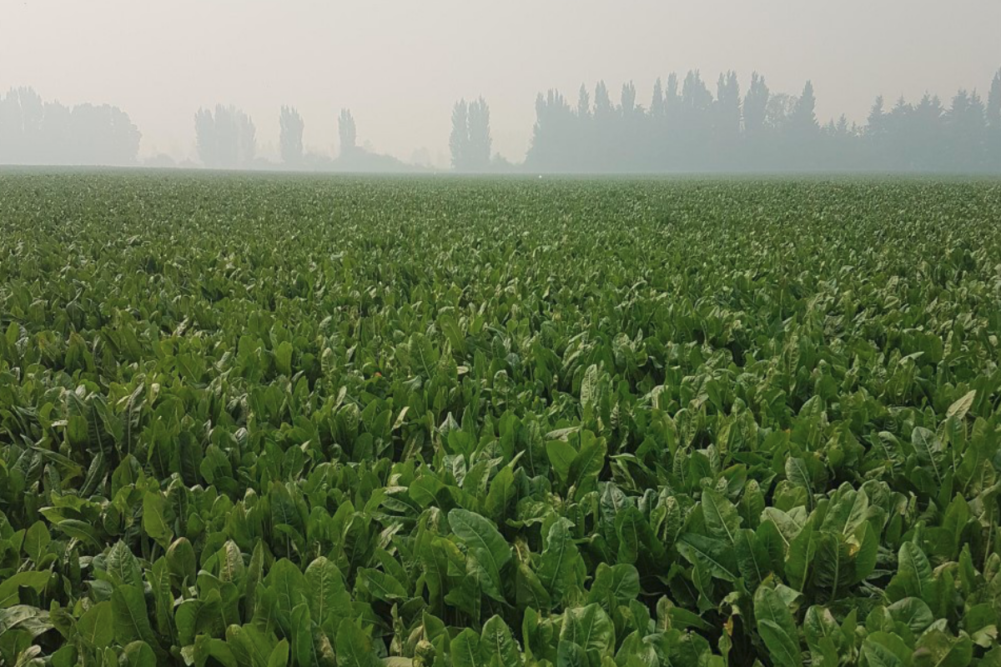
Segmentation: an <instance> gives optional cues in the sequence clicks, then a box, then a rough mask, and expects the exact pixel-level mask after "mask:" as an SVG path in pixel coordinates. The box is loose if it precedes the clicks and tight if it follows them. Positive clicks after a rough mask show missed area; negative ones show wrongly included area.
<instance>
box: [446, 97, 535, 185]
mask: <svg viewBox="0 0 1001 667" xmlns="http://www.w3.org/2000/svg"><path fill="white" fill-rule="evenodd" d="M539 97H541V94H540V95H539ZM448 147H449V149H450V150H451V152H452V169H455V170H456V171H465V170H466V169H467V168H468V167H469V158H468V155H469V105H467V104H466V100H459V101H458V102H456V103H455V106H453V107H452V134H451V136H449V139H448Z"/></svg>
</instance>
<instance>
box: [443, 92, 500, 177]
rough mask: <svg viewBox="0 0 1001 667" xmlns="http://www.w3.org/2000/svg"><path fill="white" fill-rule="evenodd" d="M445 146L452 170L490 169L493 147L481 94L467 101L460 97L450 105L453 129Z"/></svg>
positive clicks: (486, 111) (487, 108) (487, 109)
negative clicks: (449, 155)
mask: <svg viewBox="0 0 1001 667" xmlns="http://www.w3.org/2000/svg"><path fill="white" fill-rule="evenodd" d="M448 146H449V149H450V150H451V152H452V168H453V169H454V170H456V171H461V172H483V171H487V170H489V169H490V166H491V150H492V147H493V140H492V139H491V136H490V107H489V106H487V103H486V101H485V100H484V99H483V98H482V97H480V98H478V99H476V100H473V101H472V102H469V103H467V102H466V100H465V99H462V100H459V101H458V102H456V103H455V105H454V106H453V107H452V132H451V134H450V135H449V140H448Z"/></svg>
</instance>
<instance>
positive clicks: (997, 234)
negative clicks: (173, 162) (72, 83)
mask: <svg viewBox="0 0 1001 667" xmlns="http://www.w3.org/2000/svg"><path fill="white" fill-rule="evenodd" d="M999 221H1001V188H999V186H998V185H997V184H996V183H994V182H987V181H985V182H961V181H957V182H951V183H934V182H931V181H918V180H914V181H885V182H862V181H854V180H832V181H821V180H814V181H779V180H776V181H739V180H738V181H711V180H708V181H695V180H675V181H664V180H607V181H584V180H559V179H546V180H541V181H540V180H529V179H524V180H519V179H512V180H504V181H500V180H497V181H494V180H479V179H469V180H461V179H452V180H439V179H435V178H423V179H367V180H365V179H351V178H336V179H333V178H310V177H304V176H296V177H285V176H222V175H194V174H183V173H181V174H175V175H171V176H164V175H162V174H156V173H148V174H113V173H104V174H102V173H85V172H84V173H77V174H65V173H64V174H46V173H34V174H21V175H17V174H12V173H7V174H0V664H3V665H52V666H54V667H63V666H70V665H86V666H91V665H93V666H100V665H106V666H111V665H132V666H145V665H195V666H197V667H211V666H223V667H235V666H237V665H250V666H253V667H281V666H288V665H303V666H306V665H329V666H335V665H336V666H342V667H343V666H350V667H370V666H371V667H375V666H378V665H387V666H393V667H407V666H412V667H418V666H424V667H430V666H432V665H433V666H435V667H448V666H452V667H480V666H486V667H495V666H496V667H518V666H525V667H529V666H533V665H538V666H543V665H548V666H551V667H571V666H581V667H613V666H615V667H655V666H659V665H670V666H672V667H752V666H757V665H762V666H765V667H806V666H807V665H809V666H810V667H849V666H854V665H859V666H861V667H973V666H977V667H980V666H983V667H1001V648H999V642H998V626H999V614H1001V537H999V534H998V533H999V531H998V523H999V510H1001V508H999V493H1001V480H999V471H1001V452H999V436H1001V433H999V403H1001V368H999V361H1001V352H999V350H1001V347H999V336H1001V307H999V304H1001V231H999V230H1001V228H999Z"/></svg>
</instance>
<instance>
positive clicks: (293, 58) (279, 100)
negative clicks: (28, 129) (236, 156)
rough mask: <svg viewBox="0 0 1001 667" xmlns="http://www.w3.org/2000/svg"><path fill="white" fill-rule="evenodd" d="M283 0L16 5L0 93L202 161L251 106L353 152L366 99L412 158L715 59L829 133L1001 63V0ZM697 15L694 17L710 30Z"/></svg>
mask: <svg viewBox="0 0 1001 667" xmlns="http://www.w3.org/2000/svg"><path fill="white" fill-rule="evenodd" d="M294 4H295V6H294V7H290V6H288V5H287V4H279V3H274V2H266V1H259V2H250V3H236V2H235V1H234V0H223V1H220V2H214V3H211V5H205V4H204V3H195V2H193V1H192V0H183V1H182V2H178V3H173V4H171V5H170V6H163V7H156V8H149V7H135V6H133V5H132V4H131V3H127V2H122V1H120V0H113V1H109V2H102V3H100V4H98V5H95V6H78V5H76V4H70V3H65V2H57V1H55V0H44V1H41V2H23V3H7V2H5V3H0V14H2V18H3V20H2V21H0V92H6V91H7V90H8V89H10V88H12V87H20V86H29V87H32V88H33V89H34V90H35V91H36V92H37V93H38V94H39V95H40V96H41V97H42V98H43V99H44V100H46V101H59V102H61V103H63V104H66V105H70V106H72V105H77V104H82V103H92V104H110V105H114V106H117V107H119V108H120V109H121V110H122V111H124V112H126V113H127V114H129V116H130V118H131V120H132V122H133V123H134V124H135V125H136V126H137V127H138V128H139V131H140V132H141V133H142V140H141V143H140V149H139V156H140V158H149V157H151V156H155V155H157V154H167V155H169V156H170V157H172V158H173V159H175V160H178V161H181V160H187V159H191V160H194V159H197V154H196V150H195V126H194V117H195V113H196V112H197V111H198V110H199V109H200V108H207V109H211V108H214V107H215V106H216V105H217V104H222V105H224V106H225V105H233V106H235V107H237V108H239V109H241V110H242V111H243V112H245V113H246V114H247V115H249V116H250V117H251V118H252V119H253V122H254V123H255V125H256V128H257V153H258V155H260V156H261V157H263V158H266V159H277V157H278V154H279V149H278V146H279V141H278V136H279V122H278V118H279V111H280V108H281V107H282V105H290V106H293V107H295V108H297V109H298V111H299V113H300V114H301V116H302V119H303V121H304V126H305V130H304V136H303V143H304V145H305V148H306V150H307V151H312V152H316V153H321V154H327V155H330V154H336V153H337V151H338V139H337V131H338V130H337V118H338V113H339V112H340V110H341V109H342V108H347V109H350V110H351V111H352V113H353V115H354V119H355V120H356V122H357V134H358V142H359V145H362V146H370V147H371V148H372V149H373V150H374V151H377V152H381V153H387V154H390V155H393V156H395V157H397V158H400V159H401V160H405V161H410V160H411V159H412V157H413V156H414V154H415V152H416V151H421V150H423V151H426V154H427V155H428V156H429V157H430V159H431V161H432V162H433V163H434V164H435V165H436V166H439V167H444V166H446V165H447V164H448V152H449V131H450V112H451V109H452V105H453V104H454V103H455V102H456V101H457V100H459V99H460V98H465V99H467V100H470V99H474V98H476V97H478V96H482V97H483V98H484V99H485V100H486V102H487V103H488V104H489V105H490V111H491V117H490V120H491V130H492V135H493V150H494V151H496V152H497V153H499V154H501V155H502V156H504V157H506V158H507V159H508V160H511V161H521V160H523V159H524V158H525V155H526V153H527V151H528V148H529V145H530V141H531V137H532V127H533V123H534V122H535V113H536V110H535V99H536V95H537V94H539V93H544V92H545V91H547V90H549V89H551V88H556V89H559V90H560V91H561V92H562V93H563V94H564V95H565V96H567V97H568V98H569V99H571V100H573V99H575V97H576V93H577V89H578V87H579V86H580V85H581V84H585V85H586V86H587V87H588V88H589V89H592V90H593V87H594V85H595V83H597V82H598V81H604V82H605V84H606V85H607V86H608V89H609V90H610V91H613V97H615V96H617V91H618V90H619V88H620V87H621V86H622V85H623V84H624V83H627V82H630V81H631V82H633V83H634V84H635V86H636V88H637V103H638V104H641V105H643V106H644V107H646V106H648V105H649V103H650V95H651V91H652V89H653V85H654V82H655V80H656V79H657V78H658V77H663V78H665V79H666V77H667V75H668V74H669V73H671V72H677V73H678V74H679V76H682V77H683V76H684V73H685V72H686V71H688V70H700V71H701V73H702V75H703V78H704V79H706V80H707V81H709V82H712V81H714V80H715V78H716V76H717V75H718V74H719V73H722V72H726V71H728V70H733V71H735V72H736V73H737V74H738V77H739V83H740V86H741V92H742V93H743V92H746V90H747V86H748V83H749V80H750V77H751V73H752V72H758V73H760V74H762V75H763V76H765V77H766V79H767V82H768V85H769V87H770V88H771V90H772V91H774V92H777V93H788V94H790V95H798V94H799V92H800V90H801V89H802V87H803V85H804V83H805V82H806V81H808V80H809V81H812V83H813V86H814V89H815V91H816V96H817V109H816V116H817V118H818V120H819V121H820V123H821V124H823V123H825V122H827V121H828V120H829V119H832V118H834V119H836V118H837V117H838V116H840V115H841V114H842V113H843V114H845V115H846V116H847V118H848V120H849V122H858V123H862V122H864V121H865V118H866V114H867V113H868V110H869V108H870V106H871V105H872V103H873V100H874V99H875V98H876V97H877V96H879V95H882V96H884V97H885V99H886V101H887V105H888V106H892V105H893V104H894V102H895V100H896V99H897V98H898V97H904V98H906V99H907V100H908V101H910V102H917V101H918V99H920V97H921V96H922V95H923V94H925V93H926V92H927V93H931V94H932V95H937V96H939V97H941V98H942V100H943V102H944V103H947V102H948V100H949V99H950V98H951V96H952V95H954V94H955V93H956V91H957V90H959V89H966V90H969V91H971V92H972V91H974V90H977V91H979V92H980V94H981V96H985V95H986V91H987V87H988V86H989V85H990V82H991V77H992V76H993V74H994V72H996V71H997V69H998V67H999V66H1001V47H999V46H998V44H999V42H998V40H997V39H996V36H995V35H994V34H993V33H994V32H995V31H996V26H997V25H1001V3H997V2H992V1H990V0H970V1H968V2H962V3H958V4H957V5H953V6H946V5H945V4H944V3H936V2H931V1H929V0H920V1H918V2H904V1H902V0H891V1H888V2H880V3H878V4H876V5H873V4H871V3H867V2H861V1H860V0H850V1H849V2H843V3H839V4H838V5H837V6H830V7H815V6H809V7H806V6H800V4H799V3H794V2H791V1H788V0H764V1H762V2H757V3H753V4H745V3H740V4H738V3H729V2H721V1H719V0H715V1H712V2H708V3H700V4H699V6H697V7H691V6H682V5H680V4H679V3H665V4H662V5H658V6H649V5H646V4H641V3H633V4H631V5H630V6H629V7H628V8H618V7H615V6H613V5H612V4H611V3H603V2H585V3H571V2H566V1H564V0H556V1H554V2H548V3H546V5H544V6H542V7H539V6H535V5H534V4H531V3H528V2H524V1H517V2H513V3H508V4H506V5H503V6H491V7H490V8H489V11H488V12H487V11H485V9H484V7H480V6H477V5H473V4H471V3H461V2H456V1H454V0H431V1H429V2H425V3H421V4H420V5H404V4H401V3H394V2H374V3H365V4H364V5H352V6H348V5H345V4H341V3H337V4H333V5H314V4H312V3H294ZM693 26H695V28H693Z"/></svg>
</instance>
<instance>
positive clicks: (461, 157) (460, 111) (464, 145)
mask: <svg viewBox="0 0 1001 667" xmlns="http://www.w3.org/2000/svg"><path fill="white" fill-rule="evenodd" d="M448 147H449V150H450V151H451V152H452V169H455V170H456V171H465V170H466V168H467V165H468V160H469V158H468V157H467V156H468V154H469V105H468V104H466V100H459V101H458V102H456V103H455V106H453V107H452V134H451V135H450V136H449V139H448Z"/></svg>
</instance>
